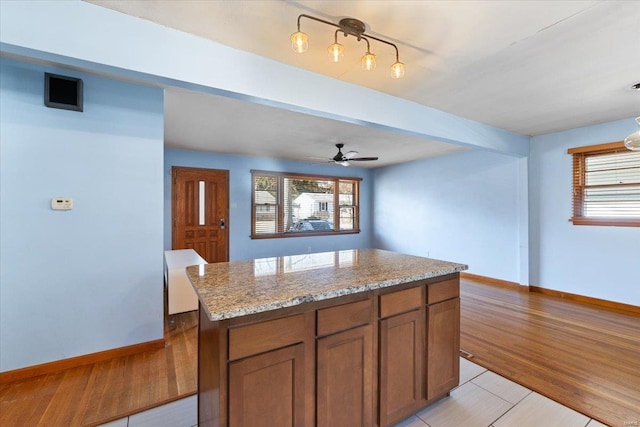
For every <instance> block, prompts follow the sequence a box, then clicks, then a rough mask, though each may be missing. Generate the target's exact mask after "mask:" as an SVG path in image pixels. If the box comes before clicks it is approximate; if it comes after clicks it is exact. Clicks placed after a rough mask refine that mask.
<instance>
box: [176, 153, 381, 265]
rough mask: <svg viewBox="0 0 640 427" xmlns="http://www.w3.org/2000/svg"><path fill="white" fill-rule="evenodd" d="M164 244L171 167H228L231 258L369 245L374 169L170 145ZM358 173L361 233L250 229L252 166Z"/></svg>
mask: <svg viewBox="0 0 640 427" xmlns="http://www.w3.org/2000/svg"><path fill="white" fill-rule="evenodd" d="M164 163H165V165H164V187H165V199H164V215H165V222H164V235H165V240H164V246H165V248H166V249H170V248H171V167H172V166H186V167H202V168H209V169H225V170H228V171H229V181H230V182H229V193H230V194H229V259H230V260H231V261H236V260H244V259H252V258H261V257H268V256H279V255H292V254H301V253H308V252H323V251H333V250H341V249H353V248H367V247H371V220H370V212H371V203H372V200H371V191H372V190H371V189H372V179H371V175H372V174H371V171H369V170H367V169H362V168H345V167H342V166H333V165H314V164H310V163H302V162H292V161H286V160H276V159H266V158H259V157H250V156H232V155H225V154H214V153H205V152H201V151H189V150H177V149H167V150H166V151H165V160H164ZM252 169H256V170H268V171H275V172H297V173H309V174H314V175H322V174H325V175H332V176H345V177H346V176H348V177H360V178H362V179H363V180H362V182H361V184H360V210H361V215H360V229H361V232H360V233H359V234H346V235H341V236H336V235H330V236H308V237H295V238H280V239H255V240H252V239H251V238H250V237H249V235H250V234H251V170H252Z"/></svg>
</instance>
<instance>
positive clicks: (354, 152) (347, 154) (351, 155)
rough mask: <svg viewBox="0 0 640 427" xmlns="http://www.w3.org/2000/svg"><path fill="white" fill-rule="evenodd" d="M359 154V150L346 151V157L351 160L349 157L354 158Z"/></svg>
mask: <svg viewBox="0 0 640 427" xmlns="http://www.w3.org/2000/svg"><path fill="white" fill-rule="evenodd" d="M357 155H358V152H357V151H347V152H346V153H344V158H345V159H347V160H349V159H353V158H354V157H355V156H357Z"/></svg>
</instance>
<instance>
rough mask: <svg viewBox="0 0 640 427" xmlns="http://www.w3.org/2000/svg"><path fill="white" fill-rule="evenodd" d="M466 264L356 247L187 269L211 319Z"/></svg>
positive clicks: (433, 273) (398, 281) (336, 294)
mask: <svg viewBox="0 0 640 427" xmlns="http://www.w3.org/2000/svg"><path fill="white" fill-rule="evenodd" d="M467 268H468V267H467V266H466V265H464V264H458V263H454V262H448V261H440V260H436V259H430V258H422V257H417V256H411V255H403V254H399V253H395V252H389V251H383V250H379V249H352V250H346V251H335V252H321V253H313V254H305V255H292V256H283V257H273V258H260V259H255V260H251V261H234V262H222V263H215V264H205V265H193V266H189V267H187V268H186V271H187V276H188V277H189V279H190V280H191V283H192V284H193V286H194V288H195V290H196V292H197V294H198V297H199V298H200V302H202V305H203V307H204V309H205V310H206V311H207V315H208V317H209V319H211V320H212V321H217V320H223V319H231V318H234V317H240V316H245V315H248V314H254V313H261V312H265V311H270V310H277V309H279V308H285V307H292V306H295V305H300V304H304V303H307V302H312V301H320V300H325V299H329V298H334V297H339V296H342V295H349V294H354V293H358V292H366V291H370V290H373V289H379V288H385V287H388V286H394V285H399V284H402V283H408V282H413V281H415V280H421V279H428V278H431V277H437V276H443V275H446V274H451V273H456V272H460V271H463V270H466V269H467Z"/></svg>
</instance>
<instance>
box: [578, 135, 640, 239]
mask: <svg viewBox="0 0 640 427" xmlns="http://www.w3.org/2000/svg"><path fill="white" fill-rule="evenodd" d="M625 151H628V150H627V148H625V146H624V143H623V142H622V141H618V142H609V143H605V144H597V145H590V146H584V147H575V148H569V149H568V150H567V154H571V155H572V157H573V159H572V161H573V167H572V197H571V199H572V217H571V218H570V219H569V221H571V222H572V223H573V225H601V226H618V227H640V216H639V217H637V218H636V217H632V218H628V217H624V218H616V217H585V216H584V215H583V210H584V190H585V189H586V188H587V186H586V185H585V174H586V165H585V163H586V158H587V157H590V156H596V155H603V154H613V153H617V152H625ZM630 152H631V151H630ZM624 185H628V184H621V186H624Z"/></svg>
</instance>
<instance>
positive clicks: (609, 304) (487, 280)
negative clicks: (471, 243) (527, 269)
mask: <svg viewBox="0 0 640 427" xmlns="http://www.w3.org/2000/svg"><path fill="white" fill-rule="evenodd" d="M460 278H461V279H469V280H473V281H475V282H478V283H484V284H486V285H494V286H501V287H503V288H511V289H515V290H517V291H520V292H535V293H539V294H544V295H549V296H554V297H558V298H563V299H566V300H569V301H576V302H583V303H586V304H591V305H597V306H600V307H605V308H613V309H615V310H623V311H630V312H631V313H635V314H640V307H639V306H637V305H631V304H625V303H623V302H617V301H609V300H606V299H600V298H593V297H588V296H585V295H578V294H572V293H570V292H564V291H556V290H555V289H548V288H541V287H539V286H532V285H529V286H525V285H521V284H519V283H516V282H509V281H508V280H501V279H495V278H493V277H487V276H480V275H479V274H472V273H465V272H461V273H460Z"/></svg>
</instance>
